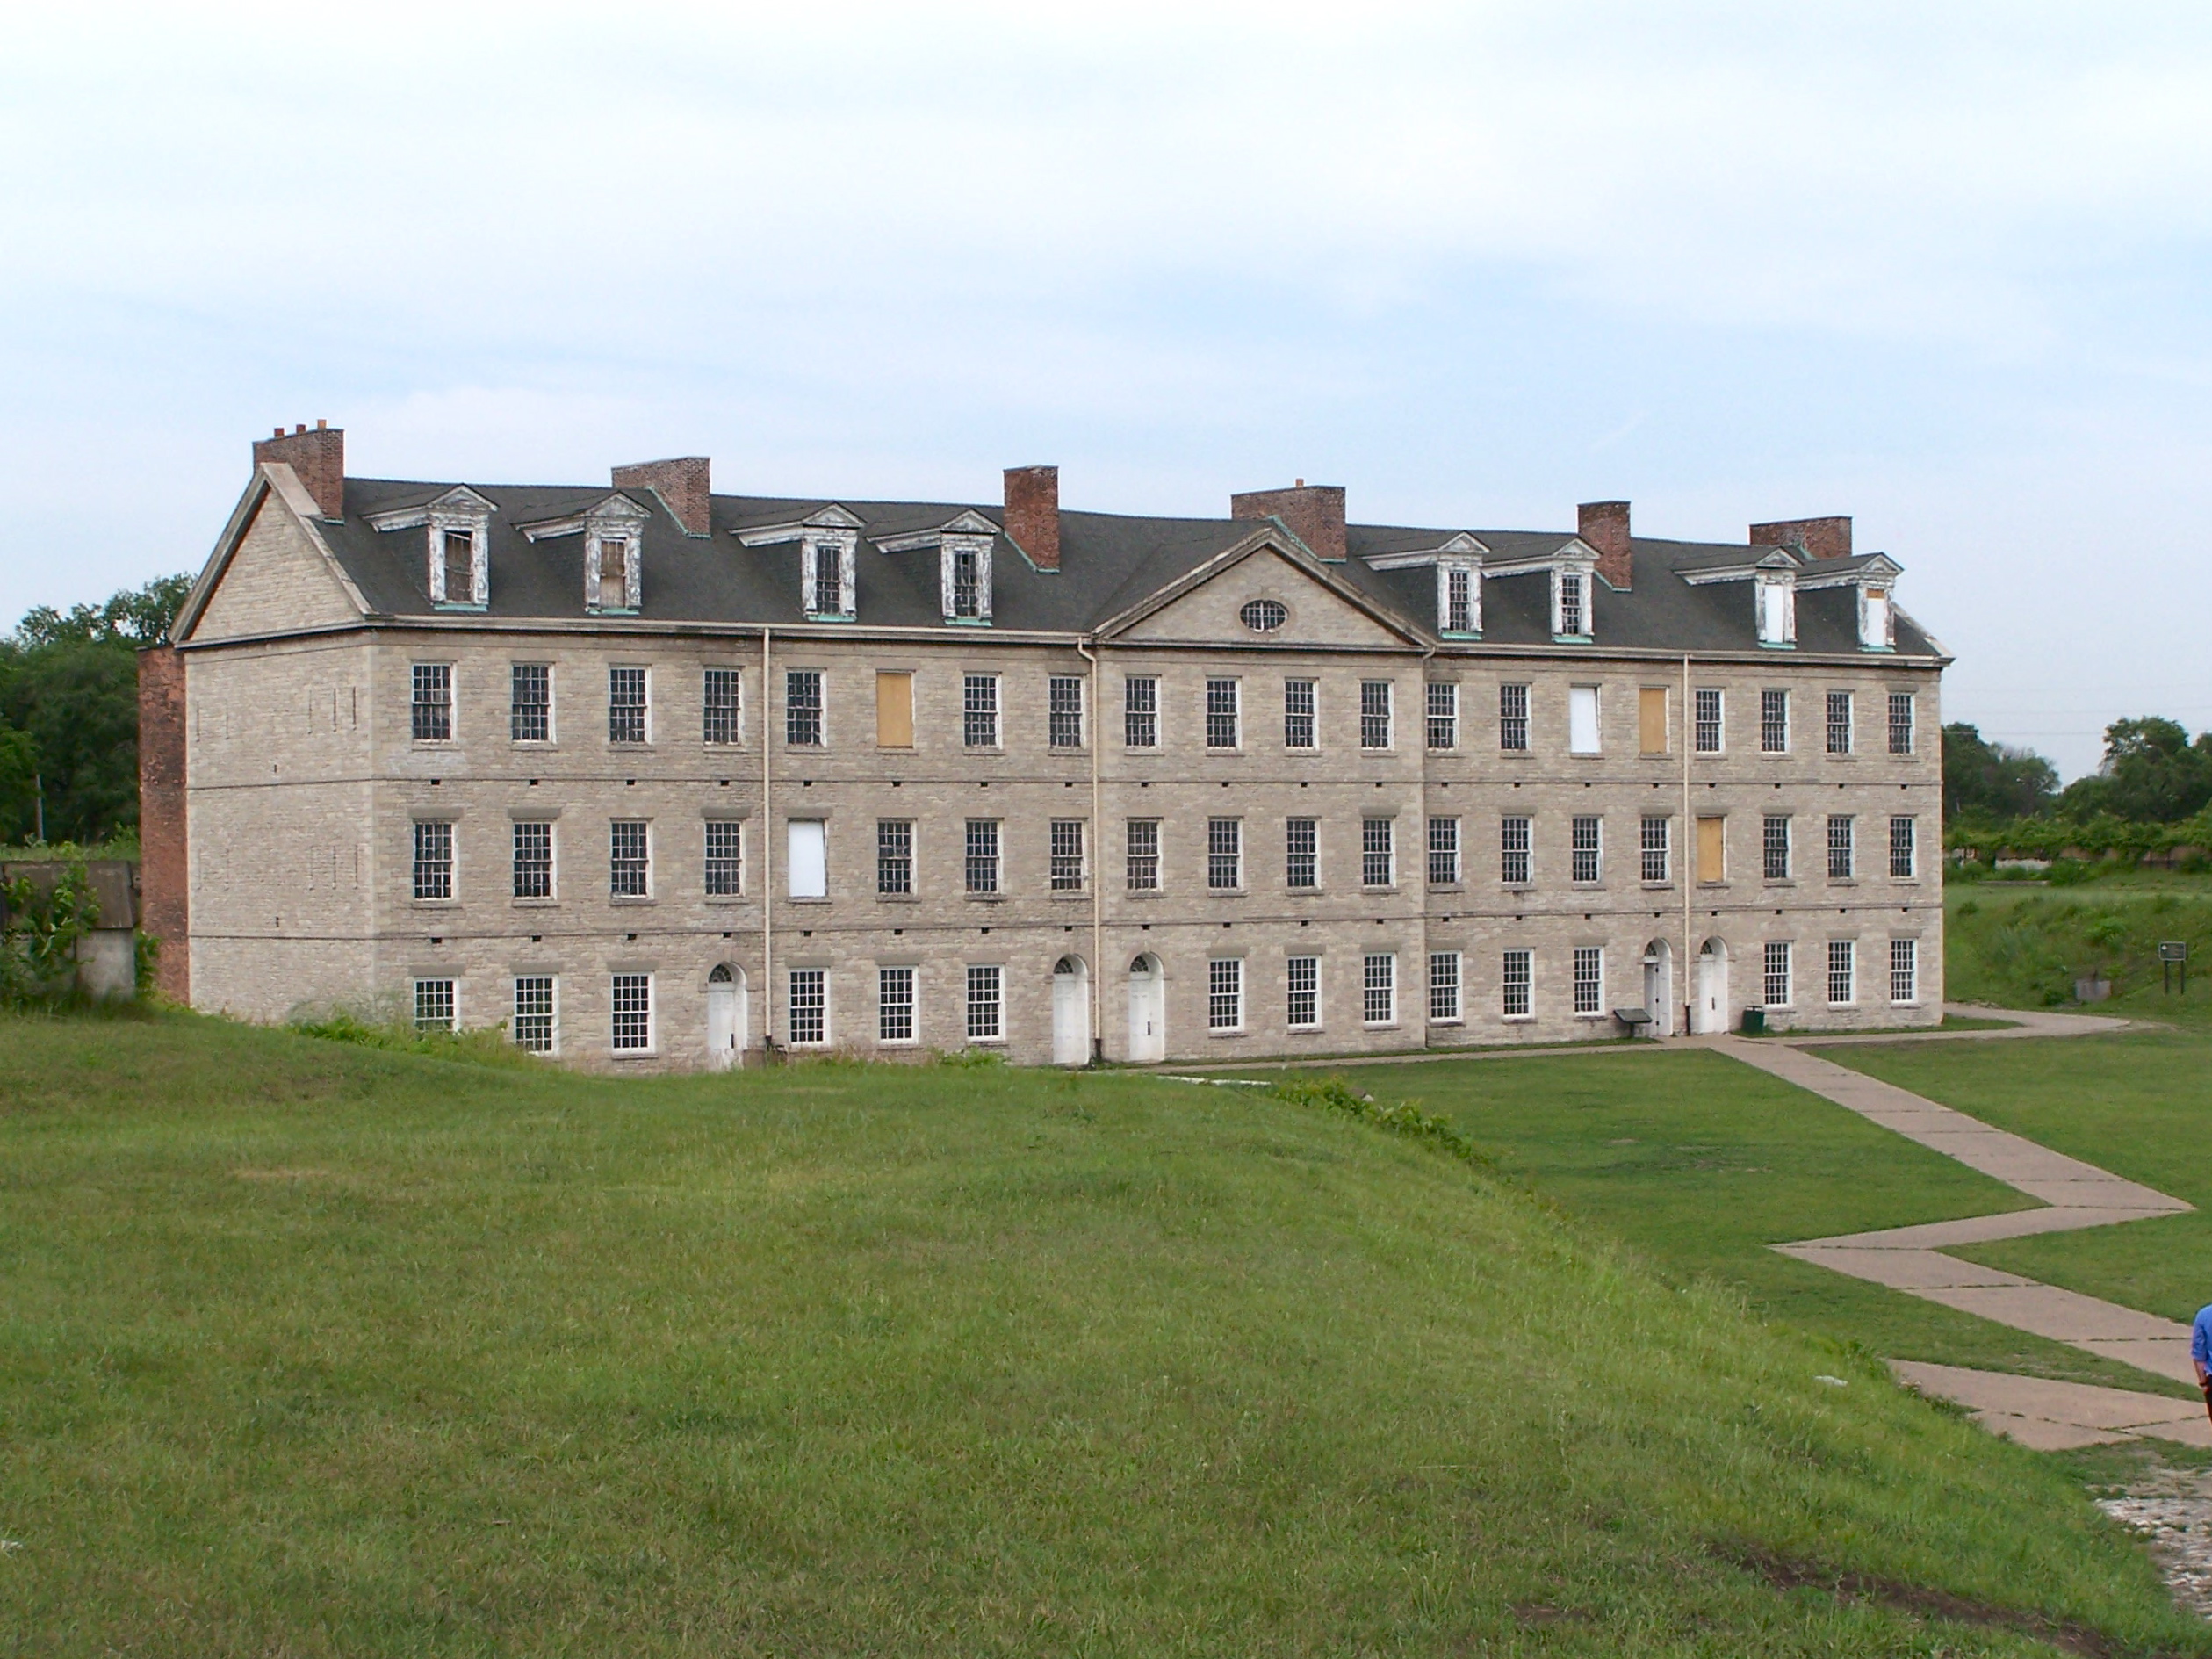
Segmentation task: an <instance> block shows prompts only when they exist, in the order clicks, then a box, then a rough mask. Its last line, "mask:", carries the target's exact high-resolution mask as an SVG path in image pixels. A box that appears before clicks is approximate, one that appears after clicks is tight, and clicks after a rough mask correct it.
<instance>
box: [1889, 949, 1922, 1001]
mask: <svg viewBox="0 0 2212 1659" xmlns="http://www.w3.org/2000/svg"><path fill="white" fill-rule="evenodd" d="M1890 1000H1891V1002H1893V1003H1907V1002H1918V1001H1919V1000H1920V941H1919V940H1917V939H1892V940H1891V941H1890Z"/></svg>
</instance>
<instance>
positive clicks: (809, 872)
mask: <svg viewBox="0 0 2212 1659" xmlns="http://www.w3.org/2000/svg"><path fill="white" fill-rule="evenodd" d="M828 827H829V826H827V825H826V824H825V823H824V822H823V821H822V820H821V819H818V818H795V819H791V820H790V821H789V823H787V824H786V825H785V826H784V862H785V865H786V868H787V870H788V873H789V877H790V880H789V890H790V894H791V897H792V898H828V897H829V896H830V856H829V837H828V835H827V833H826V832H827V830H828Z"/></svg>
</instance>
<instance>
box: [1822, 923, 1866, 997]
mask: <svg viewBox="0 0 2212 1659" xmlns="http://www.w3.org/2000/svg"><path fill="white" fill-rule="evenodd" d="M1858 999H1859V947H1858V941H1856V940H1852V939H1831V940H1829V941H1828V1000H1829V1002H1831V1003H1832V1004H1834V1005H1836V1006H1842V1005H1844V1004H1846V1003H1851V1002H1856V1001H1857V1000H1858Z"/></svg>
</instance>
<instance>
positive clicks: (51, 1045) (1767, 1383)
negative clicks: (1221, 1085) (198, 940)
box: [0, 1016, 2212, 1655]
mask: <svg viewBox="0 0 2212 1659" xmlns="http://www.w3.org/2000/svg"><path fill="white" fill-rule="evenodd" d="M1556 1064H1558V1066H1559V1068H1560V1070H1562V1071H1565V1070H1567V1068H1570V1067H1574V1066H1580V1065H1582V1064H1599V1065H1605V1064H1613V1062H1610V1061H1604V1060H1600V1061H1596V1062H1587V1063H1586V1062H1581V1061H1567V1062H1560V1063H1556ZM0 1168H4V1169H5V1170H6V1171H7V1177H6V1180H5V1185H4V1188H0V1230H4V1240H5V1247H6V1252H7V1259H8V1261H9V1264H10V1267H9V1272H8V1273H7V1274H6V1275H5V1276H4V1278H0V1322H4V1324H0V1329H4V1331H5V1342H4V1345H0V1366H4V1377H5V1386H4V1391H0V1413H4V1417H0V1422H4V1432H0V1532H4V1535H5V1538H6V1539H7V1540H11V1543H10V1545H9V1547H7V1548H6V1549H5V1550H4V1551H0V1631H4V1632H5V1637H6V1644H7V1646H8V1648H10V1650H11V1651H15V1652H25V1653H43V1652H89V1651H107V1650H110V1649H116V1650H130V1651H143V1652H171V1653H191V1654H195V1655H208V1654H245V1653H252V1654H266V1653H272V1652H284V1653H287V1654H313V1653H344V1654H349V1655H355V1654H376V1653H400V1652H405V1653H409V1654H431V1653H493V1652H515V1653H521V1652H529V1653H534V1654H546V1653H563V1652H569V1653H586V1652H588V1653H604V1652H616V1651H619V1652H623V1653H639V1654H647V1653H701V1654H704V1653H714V1654H717V1655H727V1654H745V1653H791V1652H830V1651H836V1652H848V1651H849V1652H860V1651H874V1652H900V1653H913V1652H963V1653H965V1652H976V1651H982V1650H990V1651H1006V1652H1053V1653H1061V1652H1070V1651H1077V1652H1097V1653H1109V1652H1131V1653H1134V1652H1146V1653H1162V1652H1189V1653H1197V1652H1222V1651H1234V1652H1259V1651H1265V1652H1301V1651H1307V1652H1318V1651H1322V1650H1326V1651H1329V1652H1347V1651H1359V1652H1377V1653H1380V1652H1398V1653H1426V1652H1447V1651H1449V1652H1465V1651H1471V1650H1481V1651H1486V1652H1496V1653H1511V1652H1522V1651H1542V1652H1546V1653H1576V1654H1583V1653H1586V1654H1592V1655H1596V1654H1608V1655H1610V1654H1618V1653H1624V1652H1634V1653H1683V1654H1690V1653H1697V1654H1712V1655H1735V1654H1746V1653H1761V1654H1807V1655H1810V1654H1821V1655H1844V1654H1869V1655H1872V1654H1884V1655H1889V1654H1901V1653H1925V1654H1930V1655H1933V1654H1935V1653H1938V1652H1942V1653H1946V1654H1952V1655H1962V1654H1985V1653H1986V1654H1997V1653H2020V1654H2025V1653H2033V1652H2048V1651H2050V1648H2048V1647H2046V1646H2044V1645H2043V1644H2041V1643H2040V1642H2038V1641H2035V1640H2033V1639H2031V1636H2030V1635H2029V1634H2027V1632H2026V1630H2025V1629H2024V1627H2021V1626H2020V1625H2018V1624H2017V1623H2014V1624H2010V1625H2008V1624H2007V1623H2004V1622H2001V1621H1999V1622H1992V1619H1995V1618H1996V1614H1997V1612H1999V1611H2001V1612H2003V1613H2004V1614H2005V1615H2006V1616H2007V1617H2008V1618H2009V1617H2011V1616H2012V1615H2015V1614H2023V1613H2025V1614H2030V1615H2033V1616H2035V1617H2039V1618H2043V1619H2049V1620H2057V1621H2072V1624H2073V1627H2074V1629H2075V1634H2076V1636H2077V1637H2078V1638H2079V1639H2080V1640H2081V1641H2087V1640H2088V1636H2087V1633H2089V1632H2091V1631H2094V1632H2099V1633H2102V1636H2101V1637H2100V1640H2103V1641H2107V1642H2108V1644H2109V1645H2108V1646H2107V1647H2106V1648H2104V1650H2105V1651H2111V1652H2120V1651H2137V1650H2140V1651H2148V1650H2150V1649H2151V1648H2159V1649H2162V1650H2166V1651H2174V1652H2190V1653H2200V1652H2204V1651H2206V1650H2207V1649H2208V1647H2212V1642H2208V1639H2207V1637H2206V1634H2205V1633H2204V1632H2203V1630H2202V1628H2201V1627H2196V1626H2194V1625H2193V1624H2191V1623H2189V1622H2187V1621H2185V1620H2184V1619H2182V1618H2181V1617H2180V1616H2179V1615H2178V1614H2176V1613H2174V1612H2172V1610H2171V1608H2170V1606H2169V1605H2168V1604H2167V1602H2166V1601H2165V1596H2164V1594H2163V1592H2162V1590H2161V1589H2160V1587H2159V1586H2158V1582H2157V1579H2156V1576H2155V1575H2154V1573H2153V1572H2152V1571H2151V1568H2150V1566H2149V1564H2148V1563H2147V1562H2146V1561H2144V1558H2143V1557H2142V1556H2141V1554H2139V1552H2138V1551H2137V1550H2136V1548H2135V1547H2133V1546H2132V1545H2131V1544H2129V1543H2128V1542H2127V1541H2126V1540H2123V1539H2122V1537H2121V1536H2120V1535H2119V1534H2118V1533H2116V1532H2115V1531H2114V1530H2113V1529H2112V1528H2110V1527H2109V1526H2107V1525H2106V1524H2105V1523H2103V1522H2102V1521H2101V1520H2100V1518H2098V1517H2096V1516H2095V1515H2094V1513H2093V1511H2090V1510H2089V1508H2088V1506H2087V1505H2086V1504H2083V1503H2082V1502H2081V1500H2080V1498H2079V1494H2078V1492H2077V1491H2076V1490H2075V1489H2073V1488H2072V1487H2071V1485H2070V1484H2069V1483H2068V1482H2066V1480H2065V1479H2064V1477H2063V1475H2061V1474H2059V1473H2058V1472H2057V1470H2055V1469H2054V1468H2051V1467H2050V1465H2049V1464H2047V1463H2046V1462H2045V1461H2042V1460H2039V1459H2037V1458H2035V1456H2033V1455H2032V1454H2030V1453H2024V1452H2021V1451H2019V1450H2017V1449H2016V1448H2014V1447H2011V1446H2006V1445H2004V1444H2002V1443H2000V1442H1998V1441H1996V1440H1993V1439H1990V1438H1988V1437H1986V1436H1985V1435H1982V1434H1981V1433H1979V1432H1978V1431H1976V1430H1973V1429H1971V1427H1969V1426H1968V1425H1964V1424H1963V1423H1962V1422H1960V1421H1958V1420H1956V1418H1954V1417H1950V1416H1948V1415H1946V1414H1944V1413H1943V1412H1941V1411H1939V1410H1936V1409H1935V1408H1933V1407H1930V1406H1928V1405H1926V1404H1924V1403H1920V1402H1918V1401H1916V1400H1914V1399H1913V1398H1911V1397H1909V1396H1906V1395H1904V1394H1902V1393H1900V1392H1899V1391H1898V1390H1896V1389H1893V1388H1891V1386H1889V1385H1888V1383H1887V1382H1886V1381H1884V1377H1883V1375H1882V1374H1881V1373H1880V1371H1879V1369H1878V1367H1877V1366H1875V1365H1874V1364H1873V1363H1872V1362H1870V1361H1868V1360H1862V1359H1859V1358H1856V1357H1854V1356H1853V1355H1851V1354H1849V1353H1847V1352H1844V1351H1843V1350H1841V1349H1840V1348H1838V1347H1837V1346H1835V1345H1832V1344H1827V1343H1823V1342H1820V1341H1819V1340H1816V1339H1814V1338H1810V1337H1806V1336H1804V1335H1801V1334H1799V1333H1797V1332H1795V1331H1789V1330H1785V1329H1782V1328H1778V1327H1773V1326H1762V1325H1759V1324H1754V1323H1753V1322H1752V1321H1750V1320H1747V1319H1746V1318H1745V1317H1744V1316H1742V1314H1741V1313H1740V1311H1739V1309H1737V1308H1736V1307H1735V1306H1734V1305H1733V1302H1732V1301H1731V1299H1730V1298H1728V1297H1727V1296H1726V1295H1716V1294H1713V1293H1711V1292H1709V1291H1706V1290H1704V1289H1700V1288H1695V1287H1692V1288H1677V1287H1672V1286H1668V1285H1667V1284H1664V1283H1662V1282H1661V1281H1660V1280H1657V1279H1655V1278H1654V1277H1653V1276H1651V1275H1650V1274H1648V1273H1646V1272H1645V1271H1643V1270H1642V1269H1641V1268H1639V1266H1636V1265H1635V1263H1634V1262H1632V1260H1629V1259H1625V1257H1624V1256H1623V1255H1622V1254H1620V1253H1619V1252H1618V1251H1617V1250H1616V1249H1615V1248H1613V1247H1611V1246H1610V1245H1608V1244H1605V1243H1603V1242H1602V1241H1601V1240H1600V1239H1599V1238H1598V1237H1596V1236H1595V1235H1594V1234H1593V1233H1591V1232H1589V1231H1587V1230H1583V1229H1582V1228H1580V1227H1579V1226H1577V1225H1575V1224H1574V1223H1568V1222H1566V1221H1563V1220H1561V1219H1560V1218H1559V1217H1558V1216H1557V1215H1555V1214H1553V1213H1551V1212H1547V1211H1546V1209H1544V1208H1541V1207H1539V1206H1538V1205H1537V1204H1535V1203H1533V1202H1531V1201H1530V1200H1529V1199H1528V1198H1527V1197H1525V1196H1524V1195H1523V1194H1520V1193H1518V1192H1517V1191H1515V1190H1513V1189H1512V1188H1511V1187H1509V1186H1508V1185H1504V1184H1501V1183H1500V1182H1498V1181H1497V1180H1495V1179H1493V1178H1491V1177H1489V1176H1487V1175H1485V1174H1484V1173H1482V1172H1480V1171H1478V1170H1473V1169H1470V1168H1469V1167H1467V1166H1466V1165H1463V1164H1459V1163H1457V1162H1455V1161H1453V1160H1452V1159H1450V1158H1446V1157H1445V1156H1443V1155H1441V1154H1439V1153H1438V1152H1437V1151H1436V1150H1434V1149H1432V1148H1430V1147H1429V1146H1426V1145H1423V1144H1418V1143H1409V1142H1406V1141H1403V1140H1401V1139H1397V1138H1394V1137H1392V1136H1387V1135H1385V1134H1383V1133H1381V1132H1380V1131H1378V1130H1375V1129H1371V1128H1368V1127H1365V1126H1363V1125H1359V1124H1356V1123H1349V1122H1344V1121H1342V1120H1339V1119H1337V1118H1334V1117H1330V1116H1328V1115H1325V1114H1320V1113H1317V1112H1315V1111H1313V1110H1311V1109H1309V1108H1305V1107H1297V1106H1293V1105H1290V1104H1287V1103H1286V1102H1283V1101H1280V1100H1274V1099H1272V1098H1269V1097H1265V1096H1261V1095H1257V1093H1254V1092H1245V1091H1237V1090H1230V1089H1200V1088H1193V1087H1191V1086H1178V1085H1174V1084H1169V1083H1164V1082H1160V1081H1156V1080H1153V1079H1149V1078H1135V1077H1128V1076H1099V1077H1092V1076H1070V1077H1059V1076H1041V1075H1039V1074H1035V1073H1028V1074H1021V1073H1005V1072H993V1071H949V1070H933V1071H919V1070H889V1071H887V1070H879V1069H868V1068H859V1067H835V1066H809V1067H793V1068H790V1069H788V1070H785V1071H777V1072H774V1073H769V1074H764V1075H739V1076H733V1077H724V1078H688V1079H661V1080H624V1079H605V1078H587V1077H580V1076H571V1075H566V1074H561V1073H557V1072H552V1071H544V1072H539V1071H531V1070H528V1069H522V1068H514V1067H501V1068H492V1067H483V1066H476V1065H468V1064H459V1063H456V1062H448V1061H439V1060H434V1059H428V1058H424V1057H418V1056H414V1055H405V1054H388V1053H378V1052H372V1051H370V1050H366V1049H361V1048H357V1047H353V1046H349V1045H342V1044H335V1043H328V1042H316V1041H313V1040H311V1039H308V1038H305V1037H301V1036H297V1035H289V1034H285V1033H281V1032H269V1031H255V1030H247V1029H241V1028H234V1027H227V1026H224V1025H220V1024H218V1023H216V1022H213V1021H198V1020H191V1019H187V1018H183V1017H175V1016H171V1017H164V1018H162V1019H161V1020H159V1021H144V1022H134V1021H121V1020H117V1021H89V1020H77V1021H32V1020H23V1019H12V1018H11V1019H7V1020H5V1021H0ZM1870 1172H1871V1171H1870ZM1820 1374H1830V1375H1833V1376H1836V1377H1840V1378H1842V1379H1844V1380H1846V1381H1848V1387H1844V1388H1837V1387H1834V1386H1832V1385H1830V1384H1828V1383H1825V1382H1822V1381H1819V1380H1818V1378H1819V1375H1820ZM1776 1562H1811V1563H1815V1564H1817V1566H1818V1567H1819V1569H1821V1570H1822V1571H1823V1572H1825V1573H1827V1574H1846V1575H1856V1577H1855V1578H1854V1579H1852V1580H1851V1581H1850V1582H1851V1583H1854V1584H1855V1586H1856V1588H1857V1590H1859V1592H1860V1593H1859V1594H1857V1595H1856V1596H1855V1597H1849V1598H1839V1597H1835V1596H1833V1595H1831V1594H1829V1593H1827V1591H1825V1590H1817V1589H1808V1588H1790V1587H1789V1583H1788V1581H1789V1580H1790V1577H1791V1576H1792V1575H1791V1574H1790V1573H1789V1572H1786V1571H1782V1570H1778V1569H1776V1567H1775V1565H1774V1563H1776ZM1746 1563H1749V1564H1750V1565H1748V1566H1747V1565H1746ZM1760 1563H1765V1565H1764V1566H1761V1565H1760ZM1900 1587H1911V1593H1907V1592H1906V1590H1905V1589H1903V1588H1900ZM1927 1590H1937V1591H1942V1592H1945V1593H1946V1594H1948V1595H1949V1596H1951V1597H1955V1598H1963V1599H1962V1600H1955V1601H1945V1600H1942V1599H1941V1598H1931V1597H1929V1596H1927V1595H1926V1594H1922V1593H1920V1592H1923V1591H1927ZM2046 1628H2047V1629H2048V1628H2050V1627H2046ZM2079 1650H2083V1651H2086V1650H2088V1649H2087V1648H2080V1649H2079Z"/></svg>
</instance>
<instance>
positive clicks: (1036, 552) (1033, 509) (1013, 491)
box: [1005, 466, 1060, 570]
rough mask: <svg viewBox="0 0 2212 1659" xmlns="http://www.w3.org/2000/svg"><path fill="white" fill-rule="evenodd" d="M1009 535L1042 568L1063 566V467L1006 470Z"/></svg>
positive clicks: (1006, 514)
mask: <svg viewBox="0 0 2212 1659" xmlns="http://www.w3.org/2000/svg"><path fill="white" fill-rule="evenodd" d="M1005 527H1006V535H1007V537H1008V538H1009V539H1010V540H1012V543H1013V545H1015V546H1017V547H1019V548H1020V549H1021V551H1022V552H1025V553H1027V554H1028V556H1029V562H1030V563H1031V564H1033V565H1034V566H1036V567H1037V568H1038V569H1039V570H1057V569H1059V568H1060V469H1059V468H1058V467H1056V466H1010V467H1008V468H1007V469H1006V511H1005Z"/></svg>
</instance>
